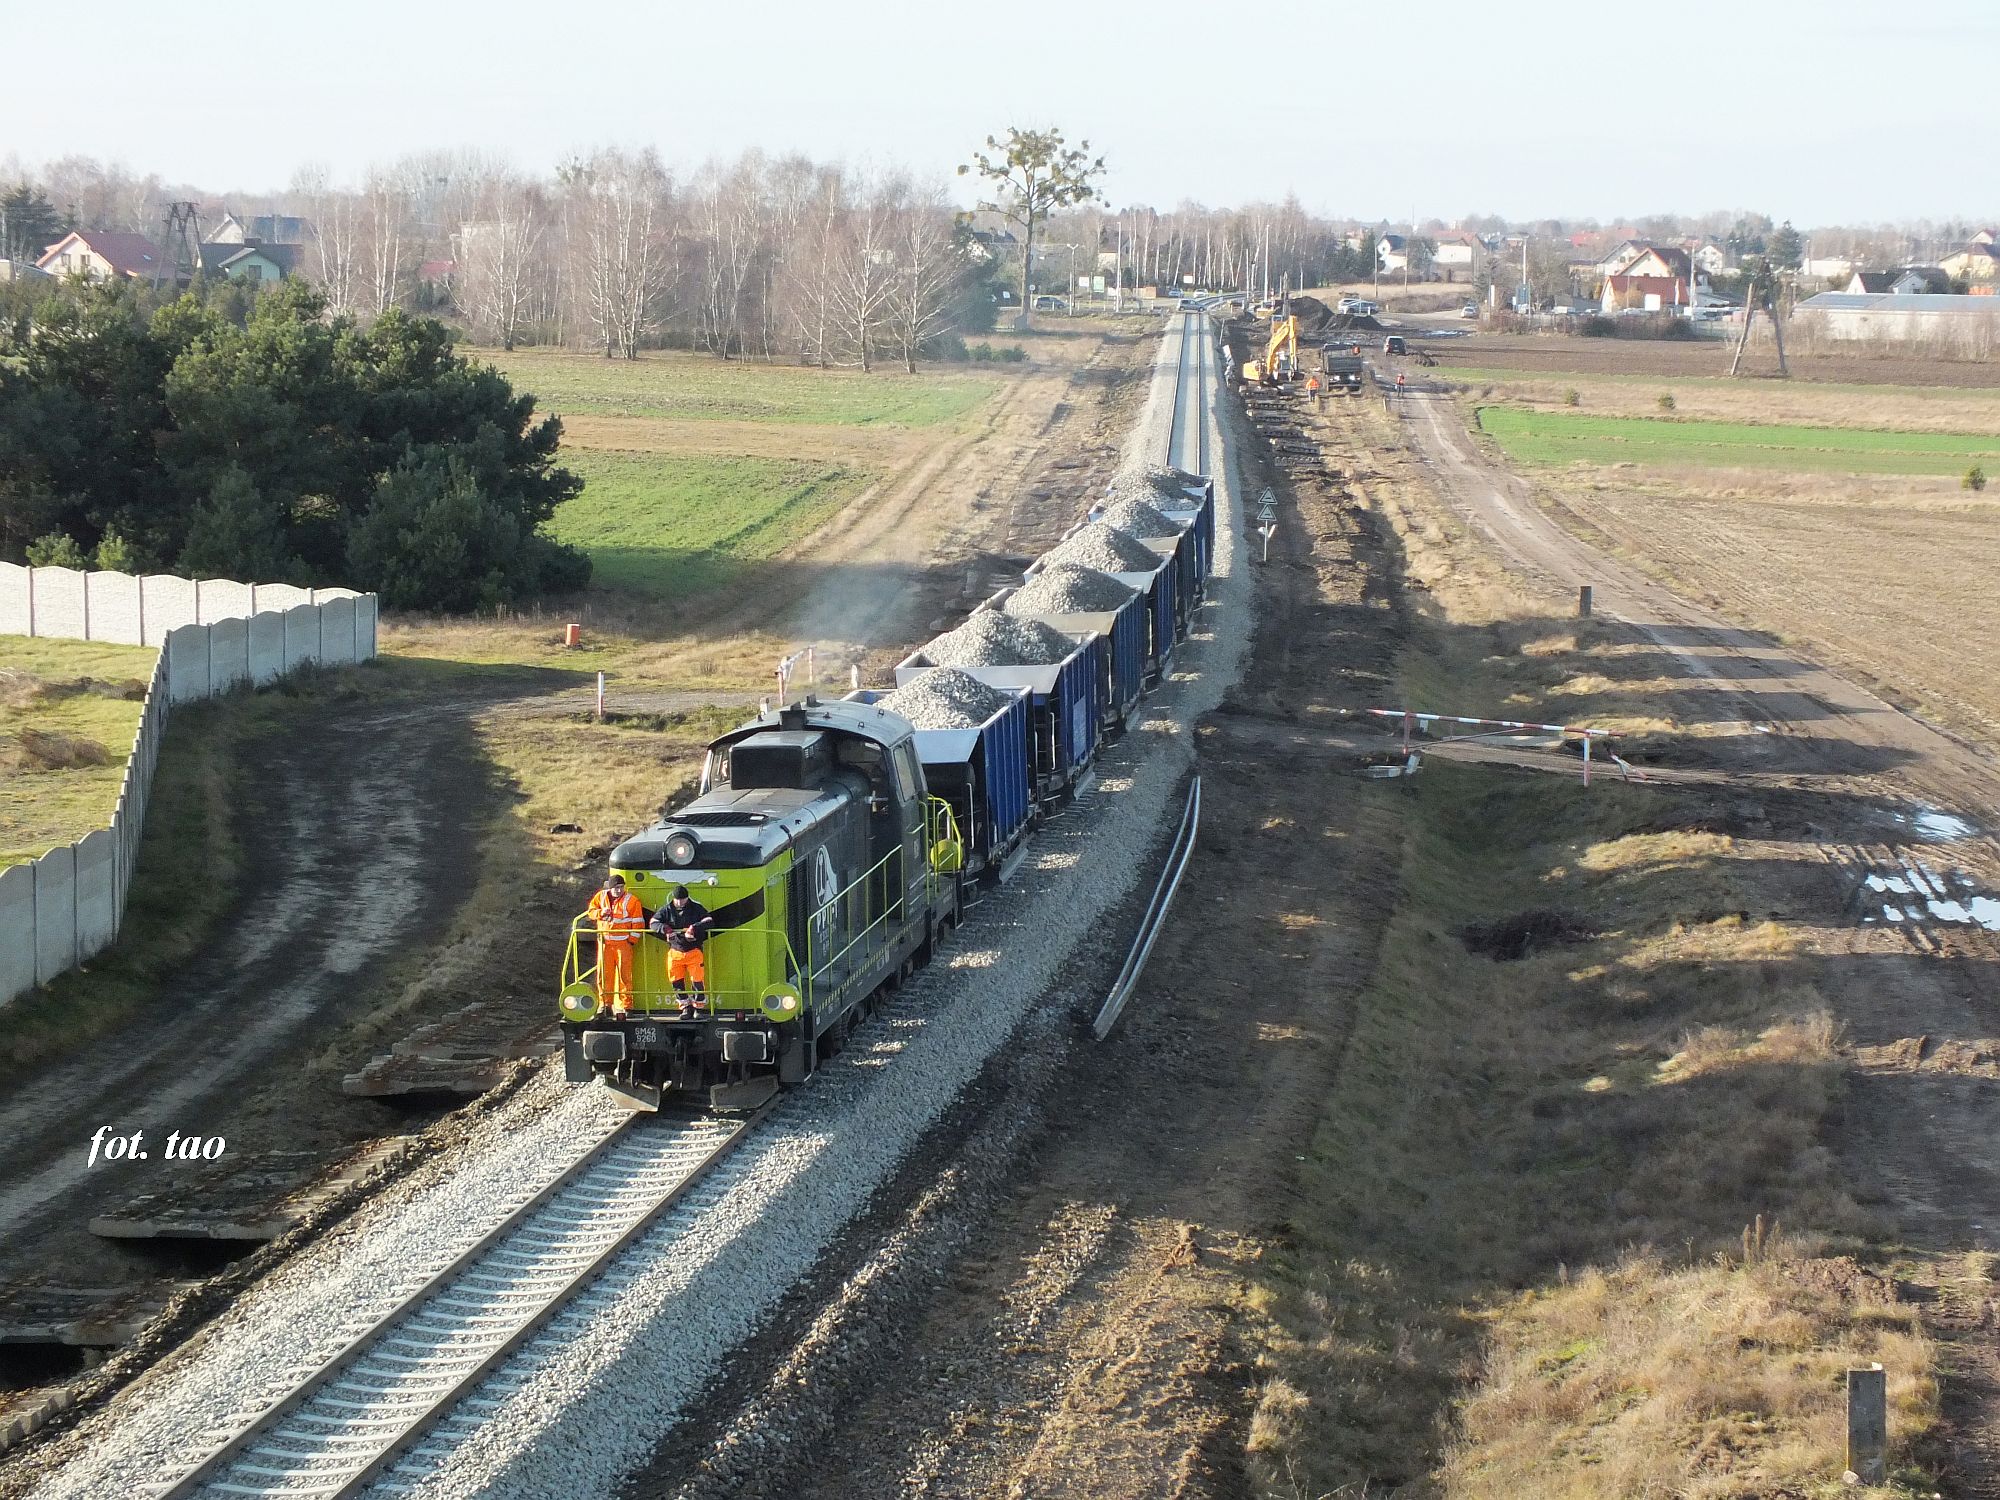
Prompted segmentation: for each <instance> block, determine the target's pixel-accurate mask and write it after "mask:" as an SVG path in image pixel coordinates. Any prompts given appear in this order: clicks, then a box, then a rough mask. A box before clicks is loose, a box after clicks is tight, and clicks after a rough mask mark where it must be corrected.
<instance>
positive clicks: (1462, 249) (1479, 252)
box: [1431, 234, 1486, 281]
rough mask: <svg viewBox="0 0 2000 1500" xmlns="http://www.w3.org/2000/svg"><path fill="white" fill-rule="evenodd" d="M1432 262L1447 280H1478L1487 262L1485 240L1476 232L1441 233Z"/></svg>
mask: <svg viewBox="0 0 2000 1500" xmlns="http://www.w3.org/2000/svg"><path fill="white" fill-rule="evenodd" d="M1431 264H1432V265H1433V266H1435V267H1436V268H1437V273H1438V275H1439V276H1440V277H1441V278H1443V279H1444V280H1446V281H1476V280H1478V279H1479V271H1480V268H1481V267H1482V266H1484V265H1485V264H1486V245H1485V242H1484V241H1482V240H1481V239H1480V238H1479V236H1478V235H1476V234H1447V235H1441V236H1439V238H1438V242H1437V249H1436V250H1435V251H1434V252H1433V253H1432V255H1431Z"/></svg>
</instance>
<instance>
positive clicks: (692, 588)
mask: <svg viewBox="0 0 2000 1500" xmlns="http://www.w3.org/2000/svg"><path fill="white" fill-rule="evenodd" d="M564 458H565V462H566V463H567V464H568V465H569V467H570V468H572V469H574V470H575V471H576V472H577V473H578V474H580V475H582V476H583V479H584V491H583V493H582V494H581V495H579V496H578V497H577V498H576V499H574V500H572V501H570V502H569V503H568V504H567V505H565V506H563V508H562V509H561V511H560V512H559V513H558V514H557V516H556V518H555V521H554V524H553V525H552V526H551V528H550V529H551V530H552V531H553V533H554V534H555V536H556V537H557V539H559V540H561V541H564V542H569V543H572V544H574V545H575V546H578V547H581V548H582V549H583V550H584V551H586V552H588V553H589V554H590V557H591V562H592V564H593V568H594V571H593V574H592V579H591V581H592V583H593V584H594V585H595V586H597V587H599V588H606V589H618V590H624V591H627V592H632V593H643V594H647V595H649V596H652V597H655V598H661V599H668V598H672V599H679V598H684V597H686V596H687V595H689V594H691V593H695V592H699V591H701V590H704V589H710V588H714V587H717V586H719V585H721V584H724V583H727V582H728V581H729V580H730V579H731V578H732V577H734V576H735V575H736V574H737V573H738V572H739V571H740V570H741V568H742V566H743V565H744V564H745V563H750V562H755V561H758V560H760V559H763V558H768V557H771V556H774V555H775V554H777V553H779V552H781V551H783V550H784V549H785V548H786V547H788V546H790V545H792V544H793V543H794V542H797V541H799V540H801V539H803V538H804V537H806V536H809V535H810V534H811V533H812V532H813V530H814V529H815V528H817V527H818V526H819V525H820V524H821V523H823V522H824V521H826V520H827V519H828V518H829V517H831V516H832V515H833V514H834V513H835V512H837V511H838V510H839V509H840V507H841V506H842V505H844V504H846V503H847V502H848V501H849V500H850V499H852V498H853V497H854V496H855V495H856V494H857V493H859V491H860V490H861V489H862V488H863V487H864V486H865V485H866V484H867V482H868V476H867V475H865V474H861V473H857V472H855V471H853V470H850V469H844V468H841V467H839V466H837V465H827V464H820V463H811V462H799V463H788V462H785V461H783V460H779V459H770V458H752V457H746V456H726V457H717V456H713V455H699V456H695V455H688V456H683V455H677V454H661V453H621V452H615V451H611V450H608V449H589V448H580V449H574V450H567V451H566V452H565V455H564Z"/></svg>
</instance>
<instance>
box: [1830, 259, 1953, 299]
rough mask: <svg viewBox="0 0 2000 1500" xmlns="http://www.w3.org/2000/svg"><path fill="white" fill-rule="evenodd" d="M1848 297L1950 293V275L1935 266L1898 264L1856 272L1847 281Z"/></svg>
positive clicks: (1946, 294)
mask: <svg viewBox="0 0 2000 1500" xmlns="http://www.w3.org/2000/svg"><path fill="white" fill-rule="evenodd" d="M1846 290H1847V294H1848V295H1849V296H1857V297H1858V296H1861V295H1863V294H1868V295H1877V296H1880V295H1886V296H1893V297H1908V296H1912V295H1923V294H1928V295H1930V296H1949V295H1950V294H1951V278H1950V277H1949V276H1947V275H1945V274H1944V272H1943V271H1941V270H1940V269H1938V267H1936V266H1899V267H1898V268H1897V269H1895V270H1893V271H1856V272H1855V273H1854V275H1853V278H1852V279H1851V280H1849V282H1848V283H1847V289H1846Z"/></svg>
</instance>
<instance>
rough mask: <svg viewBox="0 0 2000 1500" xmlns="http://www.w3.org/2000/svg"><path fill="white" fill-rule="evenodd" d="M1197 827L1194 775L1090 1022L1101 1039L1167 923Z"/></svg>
mask: <svg viewBox="0 0 2000 1500" xmlns="http://www.w3.org/2000/svg"><path fill="white" fill-rule="evenodd" d="M1200 827H1201V778H1200V777H1199V776H1197V777H1195V778H1194V783H1193V785H1192V786H1190V787H1189V788H1188V800H1187V810H1186V811H1185V812H1183V813H1182V814H1181V828H1180V832H1179V833H1177V834H1175V835H1174V843H1173V847H1172V848H1171V849H1169V850H1168V851H1167V863H1166V867H1165V868H1164V869H1162V870H1161V871H1160V881H1159V884H1158V885H1156V886H1154V887H1153V899H1152V900H1151V901H1149V902H1148V903H1147V904H1146V916H1145V919H1144V920H1143V921H1141V922H1140V923H1139V931H1138V934H1137V935H1136V936H1135V937H1134V938H1133V939H1132V951H1131V952H1130V953H1128V954H1126V955H1125V967H1124V968H1122V969H1120V970H1119V971H1118V980H1117V982H1116V983H1115V984H1113V985H1112V986H1111V993H1110V994H1109V995H1106V996H1105V997H1104V1005H1103V1007H1102V1008H1101V1009H1100V1010H1099V1011H1098V1012H1097V1020H1096V1021H1095V1022H1094V1023H1092V1025H1091V1028H1090V1029H1091V1032H1092V1034H1093V1035H1095V1036H1096V1038H1097V1039H1098V1040H1099V1041H1100V1042H1101V1041H1103V1040H1104V1039H1105V1037H1107V1036H1109V1035H1110V1034H1111V1028H1112V1026H1113V1025H1114V1024H1116V1022H1117V1020H1118V1013H1119V1012H1120V1011H1121V1010H1123V1009H1124V1008H1125V1001H1126V1000H1127V999H1128V998H1129V997H1130V996H1131V993H1132V987H1133V986H1134V985H1135V984H1137V983H1138V982H1139V975H1140V974H1141V972H1143V971H1144V969H1145V967H1146V960H1147V959H1148V958H1149V957H1151V956H1152V952H1153V943H1154V941H1155V940H1156V939H1157V938H1158V937H1159V935H1160V928H1161V926H1162V925H1164V923H1165V922H1166V917H1167V908H1168V907H1169V906H1171V905H1172V904H1173V900H1174V893H1175V892H1176V891H1178V890H1179V889H1180V888H1181V876H1182V875H1184V874H1185V873H1186V872H1187V864H1188V857H1189V856H1190V855H1192V854H1193V853H1194V836H1195V833H1196V831H1197V830H1198V829H1199V828H1200Z"/></svg>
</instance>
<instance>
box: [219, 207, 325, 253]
mask: <svg viewBox="0 0 2000 1500" xmlns="http://www.w3.org/2000/svg"><path fill="white" fill-rule="evenodd" d="M311 238H312V223H311V221H310V220H307V219H300V218H296V217H294V216H293V215H291V214H254V215H252V216H251V217H250V218H248V219H239V218H237V217H236V215H235V214H230V213H225V214H224V215H223V216H222V220H221V222H220V223H218V224H217V225H216V226H215V228H213V229H211V230H210V231H209V232H208V243H210V244H212V245H249V244H259V245H303V244H305V243H306V242H307V241H308V240H310V239H311Z"/></svg>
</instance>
